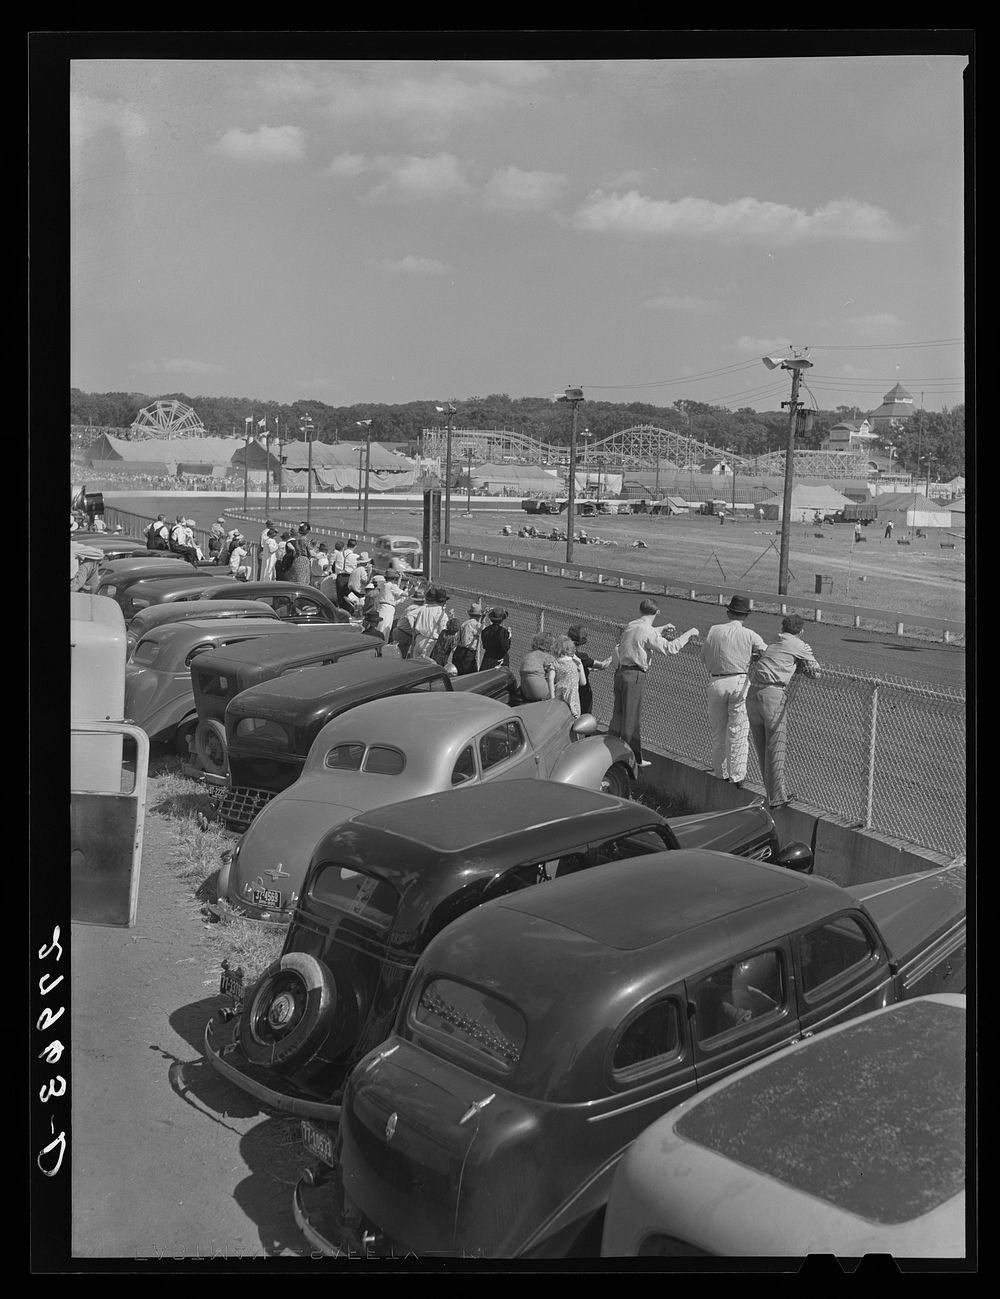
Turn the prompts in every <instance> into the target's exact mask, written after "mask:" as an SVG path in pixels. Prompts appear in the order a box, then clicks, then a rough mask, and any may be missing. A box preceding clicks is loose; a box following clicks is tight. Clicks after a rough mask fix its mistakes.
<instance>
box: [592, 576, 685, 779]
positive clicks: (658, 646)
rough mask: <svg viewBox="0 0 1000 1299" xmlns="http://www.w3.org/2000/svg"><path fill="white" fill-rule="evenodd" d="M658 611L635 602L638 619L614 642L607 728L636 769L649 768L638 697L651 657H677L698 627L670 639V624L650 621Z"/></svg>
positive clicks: (649, 603)
mask: <svg viewBox="0 0 1000 1299" xmlns="http://www.w3.org/2000/svg"><path fill="white" fill-rule="evenodd" d="M659 612H660V610H659V608H658V606H657V605H656V604H654V603H653V601H652V600H640V601H639V617H638V618H634V619H633V620H632V622H630V623H629V624H628V625H627V626H626V627H625V630H624V631H623V632H622V636H621V640H620V641H619V642H618V666H617V668H615V681H614V691H615V696H614V698H615V702H614V707H613V709H612V713H611V722H610V725H609V726H608V734H609V735H617V736H618V737H619V739H622V740H624V741H625V743H626V744H627V745H628V746H629V748H630V749H631V750H632V752H633V753H634V754H635V760H636V762H637V763H638V764H639V766H640V767H648V766H650V762H649V760H648V759H647V758H644V757H643V756H642V739H641V737H640V723H641V720H642V696H643V688H644V686H645V682H646V673H647V672H648V671H649V667H650V663H651V662H652V655H653V654H654V653H658V654H677V653H679V652H680V651H681V650H682V649H683V648H684V646H685V645H686V644H687V643H688V641H689V640H691V639H692V637H694V638H697V636H698V628H697V627H689V628H688V630H687V631H686V632H684V634H683V635H682V636H674V634H673V633H674V631H675V630H676V628H675V627H674V625H673V623H669V622H668V623H663V625H662V626H660V627H654V626H653V619H654V618H655V617H656V615H657V614H658V613H659Z"/></svg>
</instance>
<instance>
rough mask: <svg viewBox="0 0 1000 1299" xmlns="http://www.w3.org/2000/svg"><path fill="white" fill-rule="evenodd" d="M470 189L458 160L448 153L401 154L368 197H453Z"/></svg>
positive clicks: (468, 191)
mask: <svg viewBox="0 0 1000 1299" xmlns="http://www.w3.org/2000/svg"><path fill="white" fill-rule="evenodd" d="M471 192H472V185H471V184H470V183H469V181H468V180H467V179H466V177H465V176H464V174H463V169H462V165H461V163H460V162H459V161H458V159H457V158H456V157H455V156H454V154H451V153H439V154H437V155H436V156H435V157H432V158H416V157H409V158H404V159H402V160H401V161H399V162H397V163H395V164H394V165H393V166H392V169H391V170H390V171H389V173H388V175H387V176H386V177H385V179H384V180H383V181H381V182H380V183H379V184H378V185H376V186H375V188H374V189H373V190H372V192H371V197H372V198H395V199H400V200H401V201H403V202H419V201H420V200H421V199H435V200H436V199H454V198H461V197H463V196H464V195H466V194H469V193H471Z"/></svg>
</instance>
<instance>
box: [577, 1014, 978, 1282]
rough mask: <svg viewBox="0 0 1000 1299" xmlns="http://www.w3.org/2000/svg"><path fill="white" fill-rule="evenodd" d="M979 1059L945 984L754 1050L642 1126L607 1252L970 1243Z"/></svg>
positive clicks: (906, 1252) (618, 1180)
mask: <svg viewBox="0 0 1000 1299" xmlns="http://www.w3.org/2000/svg"><path fill="white" fill-rule="evenodd" d="M967 1067H968V1061H967V1057H966V1053H965V997H964V996H961V995H958V994H948V993H944V994H939V995H936V996H930V997H918V998H917V999H916V1000H914V1001H907V1002H903V1003H902V1004H900V1005H892V1006H887V1007H886V1008H885V1009H884V1010H877V1011H873V1012H872V1013H871V1014H869V1015H862V1016H861V1017H860V1018H858V1019H855V1020H852V1021H851V1022H850V1023H848V1024H842V1025H840V1026H839V1027H837V1028H833V1029H831V1030H830V1031H829V1032H827V1033H823V1034H822V1035H821V1036H820V1037H811V1038H808V1039H806V1040H805V1041H802V1042H798V1043H796V1044H794V1045H792V1046H790V1047H789V1048H788V1049H787V1050H785V1051H781V1052H779V1053H777V1054H776V1055H770V1056H768V1057H767V1058H766V1059H764V1060H759V1061H757V1062H756V1063H755V1064H750V1065H748V1066H747V1067H746V1068H745V1069H741V1070H740V1071H739V1072H738V1073H735V1074H733V1075H732V1076H731V1077H729V1078H725V1079H723V1080H722V1081H721V1082H719V1083H716V1084H714V1085H713V1086H711V1087H709V1088H707V1089H706V1090H705V1091H703V1092H700V1093H699V1094H698V1095H697V1096H696V1097H695V1098H694V1099H693V1100H688V1101H684V1102H683V1103H682V1104H681V1105H678V1106H677V1108H676V1109H673V1110H671V1111H670V1113H669V1114H666V1115H664V1116H663V1118H661V1119H658V1120H657V1121H656V1122H655V1123H654V1124H652V1126H651V1127H649V1128H647V1129H646V1131H645V1132H643V1133H642V1135H641V1136H639V1137H637V1138H636V1140H635V1142H634V1143H633V1145H632V1146H631V1148H630V1149H629V1150H628V1152H627V1154H626V1155H625V1157H624V1158H623V1159H622V1160H621V1162H620V1164H619V1165H618V1171H617V1172H616V1173H615V1177H614V1181H613V1182H612V1185H611V1193H610V1195H609V1197H608V1208H607V1214H606V1217H605V1223H604V1239H603V1243H602V1246H601V1253H602V1255H605V1256H608V1257H615V1258H620V1257H624V1256H639V1257H646V1258H650V1257H653V1258H677V1257H690V1256H695V1255H702V1256H705V1255H729V1256H733V1255H736V1256H740V1257H754V1256H761V1255H764V1256H769V1257H774V1258H787V1257H796V1256H797V1257H803V1256H805V1255H807V1254H833V1255H835V1256H836V1257H838V1258H863V1257H864V1256H865V1255H866V1254H885V1255H889V1256H891V1257H892V1258H893V1259H894V1260H895V1261H896V1262H897V1263H899V1261H900V1260H902V1259H911V1258H912V1259H923V1258H962V1257H964V1256H965V1252H966V1241H965V1154H966V1150H965V1127H966V1125H965V1080H966V1069H967Z"/></svg>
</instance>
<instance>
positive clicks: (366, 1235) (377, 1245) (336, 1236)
mask: <svg viewBox="0 0 1000 1299" xmlns="http://www.w3.org/2000/svg"><path fill="white" fill-rule="evenodd" d="M315 1177H318V1179H319V1180H318V1182H314V1181H313V1178H315ZM292 1213H293V1214H294V1216H295V1223H296V1226H297V1227H298V1229H299V1231H301V1232H302V1234H303V1236H305V1238H306V1240H307V1241H308V1242H309V1244H310V1245H311V1246H312V1248H313V1249H314V1250H315V1251H316V1252H317V1253H321V1254H323V1255H324V1256H325V1257H327V1258H359V1259H364V1258H406V1259H414V1258H417V1257H418V1255H416V1254H415V1253H414V1252H413V1250H411V1249H407V1248H406V1247H405V1246H403V1245H399V1244H396V1243H394V1242H393V1241H389V1240H386V1239H385V1237H384V1236H383V1235H382V1234H381V1232H380V1231H379V1230H378V1228H377V1227H375V1226H374V1225H373V1224H367V1223H365V1222H363V1221H361V1220H360V1219H359V1220H358V1221H357V1222H353V1221H352V1222H348V1220H347V1216H346V1214H345V1213H344V1194H343V1182H342V1180H341V1176H340V1169H339V1168H329V1167H327V1166H326V1165H325V1164H318V1165H316V1166H315V1167H314V1168H312V1169H310V1170H309V1172H308V1173H306V1174H305V1176H303V1177H300V1178H299V1180H298V1182H296V1184H295V1190H294V1192H293V1193H292Z"/></svg>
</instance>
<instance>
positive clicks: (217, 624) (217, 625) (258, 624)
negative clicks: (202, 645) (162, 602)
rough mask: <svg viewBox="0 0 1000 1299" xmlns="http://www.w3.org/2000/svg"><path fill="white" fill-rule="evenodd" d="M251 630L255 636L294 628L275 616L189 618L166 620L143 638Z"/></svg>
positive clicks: (168, 638) (194, 636)
mask: <svg viewBox="0 0 1000 1299" xmlns="http://www.w3.org/2000/svg"><path fill="white" fill-rule="evenodd" d="M244 628H246V629H247V630H252V631H253V633H254V635H255V636H271V635H275V634H276V633H278V632H281V633H282V635H286V634H289V633H291V632H292V631H293V630H294V628H293V627H292V625H291V624H290V623H287V622H282V621H281V619H280V618H276V619H275V620H274V621H273V622H272V620H271V619H270V618H207V617H204V618H190V619H182V620H181V621H180V622H167V623H164V624H163V625H162V626H160V627H150V629H149V631H147V632H146V633H145V635H144V636H143V638H142V639H143V640H157V641H166V642H169V641H172V640H184V639H186V638H189V639H191V640H198V639H199V638H201V637H204V636H211V635H213V634H214V635H217V636H232V635H235V633H236V632H238V631H241V630H243V629H244Z"/></svg>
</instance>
